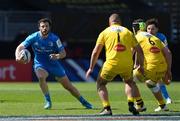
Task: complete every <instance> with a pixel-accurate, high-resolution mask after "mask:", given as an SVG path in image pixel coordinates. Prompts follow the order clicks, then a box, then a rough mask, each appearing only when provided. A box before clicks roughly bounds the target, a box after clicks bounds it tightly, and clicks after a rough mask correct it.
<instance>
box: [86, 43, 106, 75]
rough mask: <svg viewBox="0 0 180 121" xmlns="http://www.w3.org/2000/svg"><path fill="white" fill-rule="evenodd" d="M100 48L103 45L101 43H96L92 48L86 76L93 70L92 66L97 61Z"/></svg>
mask: <svg viewBox="0 0 180 121" xmlns="http://www.w3.org/2000/svg"><path fill="white" fill-rule="evenodd" d="M102 48H103V45H102V44H97V45H96V46H95V48H94V49H93V52H92V54H91V60H90V66H89V69H88V71H87V72H86V78H88V77H89V75H90V73H91V72H93V69H94V66H95V64H96V62H97V59H98V57H99V54H100V53H101V51H102Z"/></svg>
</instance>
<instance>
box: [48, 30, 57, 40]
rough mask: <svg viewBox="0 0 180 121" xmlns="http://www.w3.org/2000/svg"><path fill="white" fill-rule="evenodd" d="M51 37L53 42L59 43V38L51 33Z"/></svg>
mask: <svg viewBox="0 0 180 121" xmlns="http://www.w3.org/2000/svg"><path fill="white" fill-rule="evenodd" d="M49 37H50V38H51V40H52V41H57V40H58V39H59V36H58V35H56V34H55V33H52V32H50V33H49Z"/></svg>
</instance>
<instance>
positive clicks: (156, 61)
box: [136, 32, 167, 69]
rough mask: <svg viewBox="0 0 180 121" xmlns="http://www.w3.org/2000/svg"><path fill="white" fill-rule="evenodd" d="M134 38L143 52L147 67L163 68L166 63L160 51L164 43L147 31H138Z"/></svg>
mask: <svg viewBox="0 0 180 121" xmlns="http://www.w3.org/2000/svg"><path fill="white" fill-rule="evenodd" d="M136 38H137V41H138V42H139V44H140V46H141V47H142V49H143V52H144V58H145V59H144V60H145V66H147V68H148V69H155V68H157V69H165V68H166V67H167V64H166V61H165V58H164V56H163V53H162V48H164V47H165V45H164V44H163V43H162V42H161V41H160V40H159V38H157V37H156V36H153V35H151V34H149V33H147V32H139V33H138V34H137V35H136Z"/></svg>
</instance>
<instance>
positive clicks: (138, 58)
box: [134, 44, 144, 74]
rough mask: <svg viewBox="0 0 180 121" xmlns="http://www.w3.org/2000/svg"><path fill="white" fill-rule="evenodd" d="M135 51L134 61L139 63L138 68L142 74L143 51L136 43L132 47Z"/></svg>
mask: <svg viewBox="0 0 180 121" xmlns="http://www.w3.org/2000/svg"><path fill="white" fill-rule="evenodd" d="M134 49H135V51H136V60H135V61H136V63H138V65H139V69H140V71H141V72H142V74H144V53H143V50H142V48H141V46H140V45H139V44H138V45H137V46H136V47H134Z"/></svg>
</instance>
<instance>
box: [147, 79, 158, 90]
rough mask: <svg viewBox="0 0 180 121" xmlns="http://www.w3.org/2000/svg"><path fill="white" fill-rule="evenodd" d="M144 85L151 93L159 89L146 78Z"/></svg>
mask: <svg viewBox="0 0 180 121" xmlns="http://www.w3.org/2000/svg"><path fill="white" fill-rule="evenodd" d="M146 85H147V87H148V88H149V89H150V90H151V91H152V92H153V93H157V92H158V91H159V90H160V88H159V86H158V85H157V84H156V83H155V82H153V81H151V80H147V81H146Z"/></svg>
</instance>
